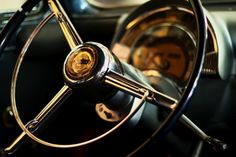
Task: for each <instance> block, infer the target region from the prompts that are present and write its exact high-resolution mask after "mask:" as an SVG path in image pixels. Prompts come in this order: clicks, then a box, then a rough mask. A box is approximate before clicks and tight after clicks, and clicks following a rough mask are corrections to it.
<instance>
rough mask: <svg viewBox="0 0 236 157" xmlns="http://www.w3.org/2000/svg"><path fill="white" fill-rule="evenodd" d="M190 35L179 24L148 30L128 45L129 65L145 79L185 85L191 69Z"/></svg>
mask: <svg viewBox="0 0 236 157" xmlns="http://www.w3.org/2000/svg"><path fill="white" fill-rule="evenodd" d="M194 50H195V40H194V35H192V34H191V33H189V31H188V28H186V27H184V26H183V25H179V24H173V23H172V24H171V23H164V24H161V25H158V26H155V27H151V28H149V29H148V30H147V31H145V32H144V33H143V34H141V35H140V36H139V37H138V38H137V39H136V41H134V44H133V45H131V54H130V58H129V62H130V63H131V64H133V65H134V66H135V67H136V68H138V69H140V70H142V71H143V72H144V73H145V74H146V75H148V76H155V75H156V74H157V72H158V73H160V74H161V75H163V76H165V77H168V78H171V79H175V80H176V81H177V83H178V84H181V83H183V82H185V80H187V79H188V77H189V73H188V71H189V69H191V68H192V66H193V65H192V62H193V61H192V60H193V57H194V56H193V55H194Z"/></svg>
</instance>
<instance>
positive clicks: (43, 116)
mask: <svg viewBox="0 0 236 157" xmlns="http://www.w3.org/2000/svg"><path fill="white" fill-rule="evenodd" d="M71 94H72V89H71V88H70V87H68V86H67V85H64V86H63V87H62V88H61V89H60V90H59V91H58V92H57V94H56V95H55V96H54V97H53V98H52V99H51V100H50V101H49V102H48V104H47V105H46V106H45V107H44V108H43V109H42V110H41V111H40V112H39V113H38V114H37V116H36V117H35V118H34V119H32V120H30V121H29V122H28V123H27V124H26V125H24V124H22V126H23V128H24V129H23V132H22V133H21V134H20V135H19V136H18V137H17V138H16V139H15V140H14V141H13V142H12V143H11V145H9V146H8V147H7V148H5V151H6V152H7V153H9V154H11V152H14V151H15V150H16V149H17V148H18V147H19V146H20V145H21V144H22V143H24V140H25V139H26V138H27V137H28V136H30V134H31V133H34V132H35V131H36V130H37V129H38V128H39V127H40V126H41V125H43V124H44V122H45V121H46V120H47V119H48V118H49V117H50V116H51V115H52V114H53V112H55V111H56V110H57V109H58V107H60V105H61V104H62V103H63V101H65V100H66V99H67V98H68V97H69V96H70V95H71ZM13 111H14V110H13ZM14 114H15V116H16V119H19V118H20V117H19V115H18V113H14ZM27 132H30V134H29V133H28V134H27Z"/></svg>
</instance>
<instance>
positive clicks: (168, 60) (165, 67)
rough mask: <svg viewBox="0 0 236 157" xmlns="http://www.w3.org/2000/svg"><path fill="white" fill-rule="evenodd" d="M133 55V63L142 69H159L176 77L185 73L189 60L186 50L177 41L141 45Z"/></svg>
mask: <svg viewBox="0 0 236 157" xmlns="http://www.w3.org/2000/svg"><path fill="white" fill-rule="evenodd" d="M132 57H133V58H132V61H133V65H134V66H135V67H137V68H139V69H140V70H145V71H146V70H158V71H160V72H162V73H163V72H166V74H167V75H170V76H173V77H176V78H181V77H182V76H183V75H184V72H185V69H186V66H187V62H188V59H187V56H186V55H185V54H184V51H183V50H182V49H181V47H179V46H178V45H176V44H175V43H163V44H159V45H156V47H140V48H138V49H136V50H135V52H134V53H133V56H132ZM177 65H178V66H177Z"/></svg>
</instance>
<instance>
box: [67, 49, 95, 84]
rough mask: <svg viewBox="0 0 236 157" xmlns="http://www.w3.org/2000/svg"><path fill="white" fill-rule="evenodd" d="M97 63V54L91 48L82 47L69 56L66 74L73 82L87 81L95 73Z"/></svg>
mask: <svg viewBox="0 0 236 157" xmlns="http://www.w3.org/2000/svg"><path fill="white" fill-rule="evenodd" d="M96 61H97V55H96V52H95V51H94V50H93V49H92V48H90V47H82V48H80V49H78V50H76V51H75V52H73V53H72V54H71V55H70V56H69V58H68V60H67V62H66V73H67V75H68V76H69V78H70V79H72V80H85V79H87V78H88V77H89V76H90V75H91V73H92V72H93V69H94V67H95V65H96Z"/></svg>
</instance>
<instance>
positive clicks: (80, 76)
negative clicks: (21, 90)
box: [0, 0, 207, 156]
mask: <svg viewBox="0 0 236 157" xmlns="http://www.w3.org/2000/svg"><path fill="white" fill-rule="evenodd" d="M39 1H40V0H30V1H26V2H25V4H24V5H23V6H22V8H21V10H19V11H17V12H16V13H15V14H14V16H13V17H12V18H11V20H10V21H9V22H8V24H7V25H6V27H5V28H4V29H3V31H2V33H1V36H0V43H1V47H0V51H2V50H3V48H4V47H5V45H6V44H7V42H8V41H9V39H10V37H11V35H12V34H13V33H14V31H15V30H16V29H17V28H18V27H19V25H20V24H21V23H22V21H23V20H24V18H25V17H26V14H27V13H28V12H29V11H30V10H31V9H32V8H33V7H34V6H35V5H36V4H37V3H38V2H39ZM165 3H167V4H171V3H172V1H171V0H168V1H167V0H165ZM190 3H191V5H192V8H193V12H194V14H195V18H196V24H197V26H196V27H197V32H198V34H197V43H196V57H195V61H194V66H193V69H192V71H191V75H190V79H189V80H188V82H187V86H186V88H185V90H184V92H183V94H182V95H181V98H180V99H179V100H177V99H176V98H174V97H172V96H170V95H168V93H163V92H161V91H157V90H155V89H153V88H152V87H151V86H149V84H148V83H147V81H146V80H145V78H144V76H143V75H142V73H141V72H139V71H138V70H137V69H135V68H133V67H132V66H131V65H128V64H125V63H123V62H121V61H119V59H118V58H117V57H116V56H115V55H114V54H113V53H112V52H110V51H109V49H108V48H106V47H105V46H103V45H102V44H100V43H97V42H86V43H83V41H82V39H81V38H80V36H79V34H78V33H77V31H76V29H75V27H74V26H73V24H72V22H71V21H70V19H69V18H68V16H67V14H66V12H65V11H64V9H63V7H62V5H61V4H60V2H59V1H58V0H48V5H49V6H50V9H51V11H52V12H51V13H50V14H49V15H48V17H47V18H45V19H44V20H43V21H41V23H40V24H39V25H38V26H37V28H36V29H35V30H34V31H33V33H32V34H31V36H30V37H29V39H28V40H27V42H26V44H25V45H24V47H23V49H22V51H21V53H20V55H19V57H18V60H17V62H16V66H15V69H14V72H13V77H12V84H11V103H12V110H13V113H14V116H15V119H16V121H17V123H18V124H19V126H20V128H21V129H22V133H21V134H20V135H19V136H18V137H17V138H16V139H15V141H14V142H13V143H12V144H11V145H10V146H8V147H7V148H5V149H4V150H3V151H2V153H5V154H11V153H12V152H14V151H15V150H16V149H17V148H18V147H19V146H20V145H21V143H22V141H23V140H24V139H25V138H26V137H30V138H31V139H33V140H34V141H36V142H38V143H40V144H43V145H46V146H49V147H56V148H72V147H80V146H84V145H88V144H91V143H94V142H96V141H98V140H101V139H103V138H105V137H107V136H108V135H111V134H112V133H113V132H114V131H116V130H118V128H120V127H121V126H123V125H124V124H126V123H128V122H129V121H130V120H132V118H133V117H135V116H137V115H138V114H142V109H143V106H144V105H150V104H152V105H155V106H157V107H160V108H164V109H165V110H167V111H168V112H167V113H168V115H167V116H166V118H165V120H164V121H163V122H162V123H161V124H160V126H159V127H158V128H157V129H156V130H155V131H154V132H153V133H152V135H151V136H150V138H148V139H147V140H145V141H144V142H143V143H142V144H141V145H140V146H138V147H137V148H136V149H135V150H134V151H132V152H131V153H130V154H129V156H131V155H133V154H135V153H136V152H137V151H138V150H139V149H140V148H142V147H143V146H144V145H145V144H147V143H148V142H149V141H150V140H151V139H152V138H153V137H156V136H163V135H164V134H165V133H166V132H167V131H168V130H169V129H170V128H171V126H172V124H174V123H175V122H176V120H177V119H178V118H179V117H180V115H181V114H182V112H183V110H184V109H185V107H186V105H187V103H188V101H189V99H190V97H191V95H192V93H193V91H194V88H195V87H196V85H197V81H198V78H199V75H200V71H201V68H202V63H203V58H204V51H205V44H206V34H207V33H206V32H207V31H206V18H205V16H204V13H203V10H202V7H201V4H200V1H199V0H191V1H190ZM53 17H56V19H57V21H58V23H59V25H60V27H61V30H62V32H63V34H64V36H65V38H66V41H67V42H68V44H69V46H70V49H71V51H70V53H69V54H68V56H67V57H66V59H65V61H64V65H63V70H62V71H63V77H64V86H63V87H62V88H61V89H60V90H59V91H58V92H57V94H56V95H55V96H54V97H53V98H52V99H51V101H50V102H49V103H48V104H47V105H46V106H45V107H44V108H43V109H42V110H41V112H39V113H38V114H37V115H36V116H35V118H33V119H32V120H30V121H29V122H28V123H27V124H24V123H23V122H22V120H21V117H20V115H19V113H18V108H17V102H16V86H17V79H18V73H19V71H20V67H21V64H22V62H23V60H24V56H25V54H26V52H27V49H28V47H29V45H30V44H31V42H32V40H33V38H34V37H35V36H36V35H37V33H38V32H39V31H40V30H41V28H42V27H43V26H44V25H45V23H47V22H48V21H49V20H50V19H52V18H53ZM75 90H81V91H84V92H86V93H89V92H91V90H92V91H93V93H97V94H95V95H91V99H93V100H95V101H97V102H98V103H97V104H96V106H95V108H96V111H97V112H98V114H99V116H100V117H102V118H103V119H105V120H107V121H115V122H117V123H116V125H114V127H112V128H111V129H110V130H108V131H106V132H105V133H103V134H101V135H99V136H97V137H95V138H92V139H89V140H87V141H83V142H78V143H72V144H58V143H52V142H49V141H46V140H43V139H41V138H39V137H37V135H36V134H34V133H35V132H36V131H37V129H38V128H40V127H41V126H42V125H43V124H44V123H45V122H46V121H47V120H48V119H50V118H51V115H52V113H53V112H54V111H55V110H56V109H57V108H58V107H60V105H63V101H64V100H66V99H67V98H69V97H70V95H71V94H72V92H74V91H75ZM101 98H102V100H106V103H100V102H99V101H100V100H101ZM107 100H108V101H107ZM117 101H119V102H122V104H121V105H118V106H117V103H116V102H117ZM107 102H108V103H107ZM146 102H147V103H146ZM114 106H115V107H114ZM114 108H116V109H114ZM117 108H119V110H117Z"/></svg>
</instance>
